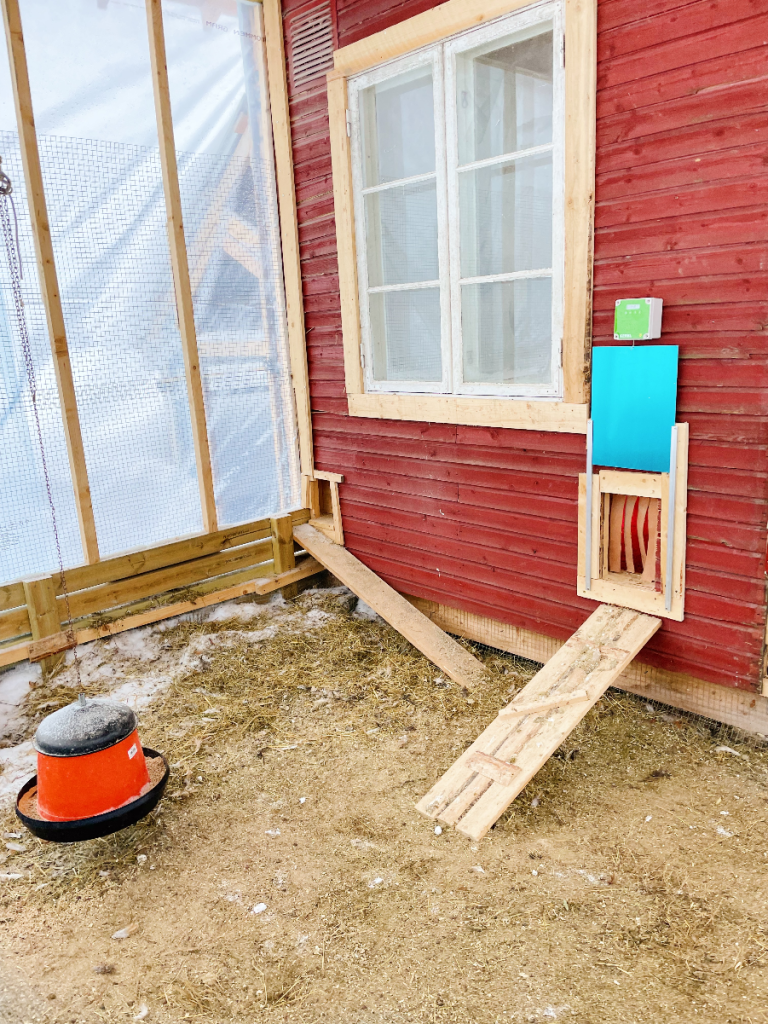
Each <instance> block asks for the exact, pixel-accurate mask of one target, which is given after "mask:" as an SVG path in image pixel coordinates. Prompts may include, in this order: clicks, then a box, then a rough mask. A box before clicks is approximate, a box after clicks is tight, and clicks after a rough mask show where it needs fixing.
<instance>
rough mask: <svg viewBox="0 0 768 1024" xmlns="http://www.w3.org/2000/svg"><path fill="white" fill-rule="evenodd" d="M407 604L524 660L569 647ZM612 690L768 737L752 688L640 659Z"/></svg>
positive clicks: (761, 701) (442, 608) (767, 721)
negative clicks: (657, 666) (709, 679)
mask: <svg viewBox="0 0 768 1024" xmlns="http://www.w3.org/2000/svg"><path fill="white" fill-rule="evenodd" d="M406 596H407V595H406ZM408 600H409V601H410V602H411V604H413V605H414V607H416V608H418V609H419V611H421V612H422V614H424V615H426V616H427V617H428V618H430V619H431V620H432V621H433V622H434V623H436V624H437V625H438V626H440V628H441V629H444V630H445V631H446V633H453V634H454V635H456V636H463V637H466V638H467V639H468V640H476V641H477V642H478V643H482V644H487V645H488V646H489V647H495V648H496V649H497V650H500V651H507V652H508V653H509V654H515V655H517V657H519V658H527V659H528V660H530V661H537V662H547V661H549V659H550V658H552V657H553V656H554V655H555V654H556V653H557V651H558V650H560V648H561V647H562V646H563V643H564V641H563V640H559V639H557V638H556V637H552V636H545V635H544V634H543V633H535V632H534V631H533V630H530V629H524V628H523V627H522V626H513V625H511V624H510V623H508V622H501V621H500V620H499V619H494V618H491V617H490V616H487V615H478V614H477V613H476V612H469V611H465V610H464V609H462V608H451V607H450V606H449V605H445V604H438V603H437V602H435V601H427V600H424V598H420V597H408ZM613 686H615V687H618V688H619V689H621V690H626V691H628V692H629V693H634V694H637V695H638V696H642V697H645V698H646V699H650V700H656V701H659V702H661V703H663V704H668V705H670V707H673V708H678V709H679V710H681V711H688V712H690V713H691V714H694V715H702V716H704V717H706V718H710V719H713V720H714V721H717V722H724V723H725V724H726V725H732V726H734V728H736V729H743V730H744V731H745V732H749V733H752V734H753V735H757V736H764V737H768V697H766V696H763V695H762V694H759V693H755V692H753V691H750V690H740V689H736V687H732V686H721V685H719V684H718V683H710V682H709V681H708V680H706V679H698V678H696V677H695V676H691V675H687V674H686V673H684V672H671V671H669V670H668V669H663V668H656V667H655V666H653V665H646V664H644V663H643V662H641V661H638V660H637V658H635V660H634V661H633V662H631V664H630V665H629V667H628V668H626V669H625V670H624V672H623V673H622V674H621V675H620V676H619V677H618V679H616V680H615V682H614V683H613Z"/></svg>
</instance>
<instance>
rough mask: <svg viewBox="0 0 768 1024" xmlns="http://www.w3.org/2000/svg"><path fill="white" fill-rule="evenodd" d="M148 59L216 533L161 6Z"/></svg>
mask: <svg viewBox="0 0 768 1024" xmlns="http://www.w3.org/2000/svg"><path fill="white" fill-rule="evenodd" d="M146 8H147V26H148V30H149V32H148V34H149V55H150V62H151V65H152V90H153V92H154V96H155V114H156V116H157V135H158V142H159V146H160V165H161V167H162V172H163V191H164V193H165V208H166V212H167V214H168V225H167V226H168V245H169V248H170V253H171V267H172V269H173V284H174V290H175V293H176V312H177V315H178V319H179V334H180V335H181V347H182V352H183V355H184V371H185V374H186V379H187V395H188V399H189V411H190V416H191V420H192V439H193V442H194V447H195V462H196V464H197V481H198V486H199V489H200V504H201V507H202V512H203V527H204V528H205V531H206V533H211V532H213V531H214V530H215V529H216V524H217V519H216V498H215V496H214V490H213V468H212V466H211V449H210V445H209V443H208V426H207V424H206V419H205V400H204V397H203V382H202V378H201V376H200V354H199V352H198V350H197V331H196V329H195V312H194V306H193V301H192V284H191V281H190V277H189V260H188V257H187V245H186V240H185V238H184V221H183V216H182V208H181V193H180V191H179V170H178V166H177V164H176V146H175V143H174V137H173V112H172V110H171V93H170V87H169V84H168V67H167V64H166V56H165V34H164V31H163V11H162V7H161V3H160V0H146Z"/></svg>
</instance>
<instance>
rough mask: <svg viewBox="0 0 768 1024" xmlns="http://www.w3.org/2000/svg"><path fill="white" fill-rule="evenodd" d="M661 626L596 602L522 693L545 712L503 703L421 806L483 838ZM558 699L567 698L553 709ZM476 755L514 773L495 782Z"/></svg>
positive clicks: (524, 700) (526, 700)
mask: <svg viewBox="0 0 768 1024" xmlns="http://www.w3.org/2000/svg"><path fill="white" fill-rule="evenodd" d="M660 625H661V620H660V619H657V618H654V617H651V616H648V615H643V614H642V613H640V612H636V611H632V610H630V609H627V608H615V607H611V606H608V605H601V606H600V607H599V608H597V609H596V610H595V611H594V612H593V613H592V615H590V617H589V618H588V619H587V621H586V622H585V623H584V625H583V626H581V627H580V628H579V629H578V630H577V631H576V632H575V633H574V634H573V636H572V637H571V638H570V639H569V640H567V641H566V642H565V643H564V644H563V646H562V647H561V648H560V650H559V651H558V652H557V653H556V654H555V655H554V657H552V658H551V659H550V661H548V662H547V664H546V665H545V666H544V667H543V668H542V669H541V670H540V671H539V672H538V673H537V675H535V676H534V677H533V679H531V681H530V682H529V683H528V684H527V685H526V686H525V687H524V688H523V690H522V691H521V692H520V693H519V694H518V696H517V698H516V700H517V701H519V702H520V704H521V705H523V706H525V707H526V708H528V709H530V707H531V705H534V706H535V705H536V703H537V702H538V703H540V704H541V710H536V711H533V710H528V713H526V714H524V715H522V716H511V715H509V714H506V715H505V714H504V709H502V711H501V712H500V713H499V715H498V716H497V717H496V719H495V720H494V721H493V722H492V723H491V724H490V725H489V726H488V728H487V729H485V731H484V732H483V733H482V734H481V735H480V736H479V737H478V739H477V740H475V742H474V743H473V744H472V745H471V746H470V747H469V749H468V750H467V751H465V753H464V754H462V756H461V757H460V758H459V759H458V761H457V762H456V763H455V764H454V765H453V766H452V767H451V768H449V769H448V771H447V772H446V773H445V775H444V776H443V777H442V779H440V781H439V782H438V783H437V784H436V785H435V786H433V787H432V789H431V790H430V791H429V793H427V795H426V796H425V797H423V798H422V800H420V801H419V803H418V804H417V805H416V808H417V810H418V811H420V812H421V813H422V814H425V815H426V816H427V817H430V818H439V820H440V821H443V822H445V823H446V824H448V825H453V826H455V827H456V829H457V830H458V831H459V832H461V833H463V834H464V835H466V836H468V837H469V838H470V839H475V840H477V839H481V838H482V837H483V836H484V835H485V834H486V832H487V831H488V830H489V829H490V828H491V827H492V826H493V825H494V824H495V823H496V821H497V820H498V819H499V817H500V816H501V815H502V814H503V813H504V811H505V810H506V809H507V807H509V805H510V804H511V803H512V801H513V800H514V799H515V797H516V796H517V795H518V794H519V793H520V792H521V791H522V790H523V789H525V787H526V786H527V785H528V783H529V782H530V781H531V779H532V778H533V776H534V775H535V774H536V772H538V770H539V769H540V768H541V767H542V765H543V764H544V763H545V762H546V761H547V760H548V759H549V758H550V757H551V756H552V754H553V753H554V752H555V751H556V750H557V748H558V747H559V746H560V744H561V743H562V742H563V741H564V740H565V738H566V737H567V736H568V735H569V733H571V732H572V731H573V729H574V728H575V727H576V726H577V725H578V723H579V722H580V721H581V719H582V718H583V717H584V715H585V714H586V713H587V711H589V709H590V708H591V707H592V705H593V704H594V703H595V701H597V700H598V699H599V698H600V697H601V696H602V694H603V693H605V691H606V690H607V689H608V687H609V686H610V685H611V684H612V683H613V682H614V681H615V680H616V679H617V677H618V676H619V675H620V674H621V673H622V672H623V671H624V669H625V668H626V667H627V665H628V664H629V663H630V662H631V661H632V659H633V658H634V657H635V655H636V654H637V652H638V651H639V650H641V649H642V647H643V646H644V645H645V644H646V643H647V642H648V640H650V638H651V637H652V636H653V634H654V633H655V632H656V630H657V629H658V628H659V626H660ZM582 690H583V691H586V694H587V696H586V698H584V697H583V695H582V694H581V693H578V698H579V699H578V700H576V701H574V696H575V695H576V694H577V691H582ZM558 697H559V698H562V701H563V703H562V705H561V706H559V707H556V708H553V707H552V699H555V698H558ZM567 701H570V702H568V703H566V702H567ZM477 753H482V754H486V755H487V756H489V757H492V758H495V759H496V760H497V761H502V762H506V763H513V764H514V766H515V767H516V769H517V771H516V772H515V774H514V776H512V777H511V778H510V779H508V780H503V779H501V778H499V780H498V781H494V779H492V778H489V777H488V774H487V773H481V772H479V771H478V770H477V764H476V762H475V761H474V760H473V758H474V755H475V754H477Z"/></svg>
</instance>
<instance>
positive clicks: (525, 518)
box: [283, 0, 768, 689]
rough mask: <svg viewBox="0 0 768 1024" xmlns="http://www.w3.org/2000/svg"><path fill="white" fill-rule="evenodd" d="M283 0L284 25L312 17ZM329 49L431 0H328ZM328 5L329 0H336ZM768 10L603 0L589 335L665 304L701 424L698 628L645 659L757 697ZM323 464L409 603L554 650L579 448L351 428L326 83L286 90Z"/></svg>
mask: <svg viewBox="0 0 768 1024" xmlns="http://www.w3.org/2000/svg"><path fill="white" fill-rule="evenodd" d="M316 2H317V0H311V2H310V3H306V2H304V3H297V2H296V0H283V10H284V20H285V27H286V46H287V47H288V48H290V40H291V23H292V20H293V18H294V17H295V16H296V15H297V14H299V13H300V12H301V11H304V10H307V9H309V8H310V7H312V6H315V4H316ZM335 2H336V5H337V6H336V8H335V9H333V10H332V13H333V16H334V28H335V31H336V44H337V45H341V46H344V45H346V44H348V43H351V42H354V41H355V40H357V39H360V38H361V37H363V36H366V35H369V34H371V33H373V32H377V31H379V30H380V29H383V28H386V27H387V26H389V25H391V24H393V23H395V22H397V21H400V20H402V19H404V18H408V17H411V16H412V15H414V14H417V13H419V12H421V11H423V10H426V9H428V8H430V7H432V6H434V4H433V3H432V2H430V0H407V2H400V3H397V2H395V0H335ZM331 3H332V5H333V3H334V0H331ZM767 44H768V0H695V2H684V0H644V2H643V3H642V4H638V3H637V2H636V0H600V2H599V8H598V112H597V113H598V121H597V140H598V141H597V191H596V201H597V209H596V237H595V297H594V338H595V342H596V343H598V344H603V343H610V342H611V340H612V315H613V312H612V311H613V304H614V299H616V298H618V297H623V296H625V295H658V296H661V297H663V299H664V321H663V330H664V334H663V339H662V340H663V341H664V342H668V343H674V344H677V345H679V346H680V354H681V368H680V391H679V399H678V419H679V420H681V421H688V422H689V423H690V425H691V446H690V463H691V465H690V491H689V505H688V507H689V513H688V559H687V573H688V575H687V594H686V618H685V621H684V622H682V623H674V622H665V623H664V626H663V627H662V629H661V630H660V631H659V633H658V634H657V635H656V637H655V638H654V640H653V641H652V642H651V643H650V644H649V645H648V647H647V648H646V649H645V650H644V652H643V655H642V660H644V661H646V662H648V663H650V664H654V665H658V666H662V667H664V668H667V669H670V670H673V671H680V672H685V673H688V674H690V675H693V676H696V677H699V678H702V679H707V680H711V681H714V682H718V683H723V684H725V685H728V686H736V687H742V688H745V689H750V688H755V687H757V686H758V683H759V679H760V676H761V655H762V645H763V635H764V627H765V619H766V584H765V572H764V569H765V548H766V521H767V519H768V420H766V406H767V404H768V374H767V372H766V370H767V363H768V300H767V299H766V296H767V295H768V290H767V286H768V243H767V242H766V239H768V202H767V200H768V118H766V97H768V45H767ZM291 116H292V128H293V142H294V159H295V167H296V184H297V196H298V213H299V221H300V241H301V256H302V267H303V274H304V298H305V308H306V327H307V345H308V356H309V369H310V378H311V395H312V413H313V424H314V442H315V455H316V462H317V466H318V468H319V469H324V470H331V471H334V472H340V473H344V475H345V478H346V482H345V483H344V484H343V485H342V487H341V498H342V511H343V516H344V533H345V538H346V543H347V546H348V547H349V549H350V550H351V551H353V552H354V553H355V554H356V555H357V556H358V557H359V558H361V559H362V560H363V561H364V562H365V563H366V564H367V565H369V566H371V568H372V569H374V570H375V571H376V572H378V573H379V574H380V575H381V576H383V577H384V578H385V579H386V580H387V581H388V582H390V583H391V584H392V585H393V586H395V587H397V588H398V589H399V590H401V591H405V592H408V593H410V594H415V595H418V596H421V597H425V598H429V599H432V600H435V601H440V602H443V603H445V604H449V605H452V606H454V607H461V608H465V609H467V610H470V611H474V612H478V613H480V614H481V615H488V616H492V617H493V618H496V619H501V620H503V621H505V622H509V623H513V624H515V625H518V626H523V627H526V628H528V629H532V630H535V631H537V632H540V633H545V634H548V635H550V636H556V637H566V636H568V635H569V634H570V633H572V632H573V630H574V629H576V627H577V626H578V625H579V624H580V623H581V622H583V620H584V619H585V618H586V617H587V615H588V614H589V613H590V612H591V611H592V610H593V609H594V604H593V603H591V602H588V601H583V600H580V599H578V598H577V597H576V529H577V527H576V513H577V509H576V503H577V474H578V473H579V472H580V471H582V472H583V469H584V458H585V452H584V439H583V437H580V436H573V435H566V434H552V433H534V432H527V431H514V430H494V429H486V428H476V427H462V426H459V427H456V426H449V425H445V424H419V423H406V422H393V421H383V420H370V419H353V418H350V417H349V416H348V415H347V403H346V397H345V391H344V372H343V362H342V348H341V322H340V312H339V291H338V278H337V266H336V256H335V253H336V235H335V225H334V216H333V194H332V181H331V160H330V152H329V142H328V116H327V102H326V95H325V84H324V81H323V80H322V79H321V80H319V81H315V82H314V83H312V84H310V85H308V86H306V87H305V88H304V89H303V90H302V91H301V92H297V93H296V94H294V95H293V96H292V97H291Z"/></svg>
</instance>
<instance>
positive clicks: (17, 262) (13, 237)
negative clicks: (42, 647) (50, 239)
mask: <svg viewBox="0 0 768 1024" xmlns="http://www.w3.org/2000/svg"><path fill="white" fill-rule="evenodd" d="M2 163H3V158H2V157H0V223H2V231H3V238H4V240H5V251H6V255H7V256H8V270H9V272H10V278H11V291H12V293H13V304H14V308H15V312H16V326H17V327H18V331H19V338H20V339H21V351H22V354H23V356H24V365H25V367H26V370H27V383H28V385H29V394H30V397H31V399H32V412H33V414H34V417H35V432H36V434H37V443H38V447H39V449H40V461H41V463H42V466H43V477H44V479H45V490H46V493H47V495H48V508H49V510H50V513H51V523H52V524H53V538H54V541H55V542H56V557H57V558H58V563H59V580H60V584H61V592H62V594H63V595H64V605H65V607H66V610H67V627H68V628H67V634H68V636H69V638H70V640H72V639H74V629H73V627H72V611H71V609H70V607H69V591H68V590H67V577H66V574H65V573H64V560H63V559H62V557H61V543H60V541H59V527H58V523H57V520H56V506H55V504H54V501H53V491H52V489H51V477H50V473H49V472H48V460H47V459H46V457H45V445H44V444H43V431H42V428H41V426H40V413H39V410H38V408H37V378H36V376H35V364H34V361H33V359H32V346H31V344H30V341H29V331H28V329H27V317H26V314H25V312H24V298H23V296H22V293H21V281H22V266H21V247H20V246H19V222H18V219H17V217H16V207H15V205H14V202H13V198H12V193H13V185H12V184H11V179H10V178H9V177H8V175H7V174H5V172H4V171H3V168H2ZM9 206H10V208H11V210H13V220H14V225H15V232H14V230H13V227H12V226H11V215H10V212H9V209H8V208H9ZM72 656H73V659H74V667H75V677H76V679H77V688H78V690H81V691H82V688H83V687H82V682H81V679H80V660H79V658H78V656H77V648H76V647H75V648H73V650H72ZM81 697H82V694H81Z"/></svg>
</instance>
